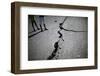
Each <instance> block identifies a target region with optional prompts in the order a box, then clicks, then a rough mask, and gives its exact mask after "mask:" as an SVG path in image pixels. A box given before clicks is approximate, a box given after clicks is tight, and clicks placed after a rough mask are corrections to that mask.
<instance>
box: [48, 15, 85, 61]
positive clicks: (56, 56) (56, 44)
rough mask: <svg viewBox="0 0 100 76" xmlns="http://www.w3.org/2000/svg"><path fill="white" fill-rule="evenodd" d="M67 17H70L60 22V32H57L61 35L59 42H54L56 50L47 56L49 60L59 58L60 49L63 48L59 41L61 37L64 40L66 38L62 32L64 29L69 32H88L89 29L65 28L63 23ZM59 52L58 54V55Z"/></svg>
mask: <svg viewBox="0 0 100 76" xmlns="http://www.w3.org/2000/svg"><path fill="white" fill-rule="evenodd" d="M67 18H68V17H65V19H64V20H63V22H62V23H60V24H59V30H58V32H57V33H58V34H59V37H58V38H59V40H58V41H57V42H55V43H54V50H53V52H52V53H51V55H50V56H49V57H48V58H47V60H51V59H53V58H55V59H58V57H59V54H60V53H59V49H61V48H60V45H59V41H60V39H61V40H62V41H64V39H63V34H62V33H61V31H62V30H64V31H68V32H87V31H76V30H68V29H65V28H63V24H64V23H65V21H66V20H67ZM57 52H58V55H57Z"/></svg>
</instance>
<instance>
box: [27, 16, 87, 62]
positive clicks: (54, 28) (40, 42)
mask: <svg viewBox="0 0 100 76" xmlns="http://www.w3.org/2000/svg"><path fill="white" fill-rule="evenodd" d="M64 18H65V17H59V16H58V17H57V16H45V17H44V20H45V24H46V27H47V28H48V30H46V31H44V32H39V30H38V31H37V32H39V33H37V34H36V35H33V34H35V32H32V33H31V34H29V35H33V36H31V37H30V38H28V59H29V60H45V59H47V58H48V56H50V55H51V53H52V52H53V50H54V43H55V42H56V41H58V40H59V38H58V37H59V34H58V33H57V32H58V30H59V23H61V22H63V20H64ZM35 20H36V22H37V24H38V26H39V17H38V16H35ZM87 26H88V25H87V18H85V17H68V18H67V20H66V21H65V23H64V24H63V27H64V28H65V29H68V30H76V31H88V30H87ZM28 30H29V31H28V32H31V31H32V30H33V29H32V26H31V23H30V21H29V24H28ZM61 33H62V35H63V39H64V41H60V42H59V46H60V47H61V49H60V50H58V51H59V54H58V53H57V54H58V58H57V59H74V58H87V54H88V53H87V48H88V47H87V44H88V43H87V32H72V31H65V30H62V31H61Z"/></svg>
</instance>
